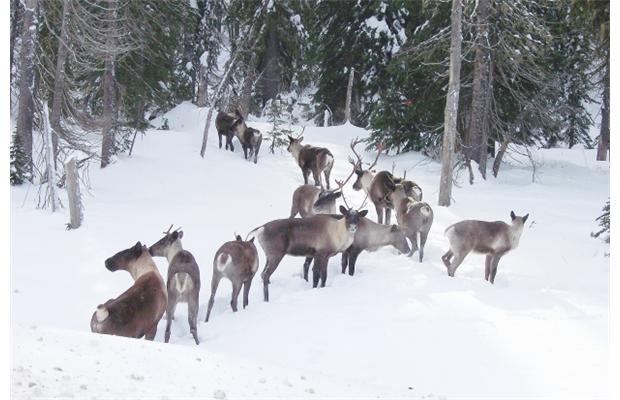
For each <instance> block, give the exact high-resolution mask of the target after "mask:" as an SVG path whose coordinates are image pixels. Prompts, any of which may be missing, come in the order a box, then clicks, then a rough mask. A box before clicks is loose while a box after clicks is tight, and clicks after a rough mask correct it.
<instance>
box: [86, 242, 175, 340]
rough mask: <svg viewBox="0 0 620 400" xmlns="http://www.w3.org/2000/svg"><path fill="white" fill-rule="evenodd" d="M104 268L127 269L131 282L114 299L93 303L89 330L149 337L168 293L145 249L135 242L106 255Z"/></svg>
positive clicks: (162, 312)
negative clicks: (95, 306)
mask: <svg viewBox="0 0 620 400" xmlns="http://www.w3.org/2000/svg"><path fill="white" fill-rule="evenodd" d="M105 267H106V268H107V269H108V270H109V271H112V272H113V271H117V270H119V269H121V270H124V271H127V272H129V273H130V274H131V277H132V278H133V279H134V284H133V285H132V286H131V287H130V288H129V289H127V290H126V291H125V292H123V293H122V294H121V295H120V296H118V297H117V298H115V299H110V300H108V301H106V302H105V303H104V304H100V305H99V306H97V310H96V311H95V312H94V313H93V316H92V317H91V319H90V329H91V331H92V332H95V333H103V334H108V335H117V336H126V337H131V338H141V337H143V336H144V337H145V338H146V339H147V340H153V339H154V338H155V335H156V334H157V324H158V323H159V320H160V319H161V317H162V315H163V314H164V311H165V309H166V304H167V301H168V296H167V293H166V286H165V285H164V280H163V278H162V277H161V275H160V274H159V271H158V270H157V266H156V265H155V261H153V258H152V257H151V254H150V253H149V250H148V248H147V247H146V246H143V245H142V243H140V242H137V243H136V244H135V246H133V247H130V248H128V249H126V250H122V251H119V252H118V253H116V254H115V255H113V256H112V257H110V258H108V259H107V260H106V261H105Z"/></svg>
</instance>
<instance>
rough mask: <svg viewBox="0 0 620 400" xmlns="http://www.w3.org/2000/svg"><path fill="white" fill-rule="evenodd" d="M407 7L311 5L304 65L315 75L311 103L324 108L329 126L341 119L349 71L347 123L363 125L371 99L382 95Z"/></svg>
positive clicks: (326, 1)
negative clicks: (329, 114) (328, 112)
mask: <svg viewBox="0 0 620 400" xmlns="http://www.w3.org/2000/svg"><path fill="white" fill-rule="evenodd" d="M407 3H408V2H406V1H403V2H400V1H397V2H382V1H370V2H349V1H338V2H335V1H329V0H324V1H318V2H317V4H316V5H315V6H314V7H313V10H312V21H313V23H312V25H311V29H310V42H311V48H310V50H309V61H308V63H309V64H311V65H314V71H313V72H314V73H315V76H316V77H317V82H316V84H317V91H316V93H315V95H314V102H315V105H316V106H317V108H318V109H319V110H321V111H322V110H324V109H326V108H329V109H330V110H331V111H332V112H333V115H332V118H333V119H334V121H335V123H342V122H344V119H345V115H344V114H345V113H344V109H345V103H346V94H347V83H348V79H349V71H350V70H351V68H353V69H354V70H355V77H354V78H355V79H354V82H355V83H354V85H353V99H352V122H353V123H354V124H357V125H360V126H367V122H368V118H369V115H370V114H371V113H372V111H373V108H374V104H375V102H376V98H377V97H378V96H380V95H381V94H382V93H383V92H384V91H383V88H384V79H385V75H386V71H385V69H386V66H387V64H388V62H389V61H390V59H391V57H392V53H393V51H394V50H395V49H396V48H398V46H399V45H400V44H401V42H402V38H401V35H400V34H399V33H400V28H401V20H402V16H401V15H400V14H401V13H402V12H403V7H405V6H407ZM414 3H415V4H418V2H414ZM407 7H408V6H407ZM412 7H414V6H412ZM321 115H322V113H321ZM319 118H320V117H319ZM317 122H318V123H320V121H318V120H317Z"/></svg>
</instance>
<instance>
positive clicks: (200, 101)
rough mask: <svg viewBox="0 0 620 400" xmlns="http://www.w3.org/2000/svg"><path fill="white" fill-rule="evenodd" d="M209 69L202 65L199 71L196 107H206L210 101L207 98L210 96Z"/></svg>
mask: <svg viewBox="0 0 620 400" xmlns="http://www.w3.org/2000/svg"><path fill="white" fill-rule="evenodd" d="M208 75H209V74H208V71H207V67H206V66H204V65H202V64H201V65H200V69H199V70H198V77H197V80H198V87H197V88H196V105H197V106H198V107H206V106H207V103H208V101H209V99H208V98H207V96H208V95H209V92H208V88H209V76H208Z"/></svg>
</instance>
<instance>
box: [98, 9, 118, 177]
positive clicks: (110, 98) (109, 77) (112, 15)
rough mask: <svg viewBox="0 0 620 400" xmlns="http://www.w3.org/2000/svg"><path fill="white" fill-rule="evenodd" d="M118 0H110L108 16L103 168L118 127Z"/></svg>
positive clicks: (111, 152)
mask: <svg viewBox="0 0 620 400" xmlns="http://www.w3.org/2000/svg"><path fill="white" fill-rule="evenodd" d="M116 6H117V5H116V0H110V3H109V4H108V7H109V11H108V14H109V16H108V18H109V23H110V25H111V27H110V29H108V30H107V34H108V37H107V38H106V47H107V52H108V54H107V55H106V56H105V63H104V72H103V82H102V84H103V130H102V136H103V137H102V140H101V168H105V167H107V166H108V165H109V164H110V161H111V158H112V154H113V153H114V142H115V127H116V104H115V103H116V90H115V81H114V59H115V57H114V56H115V54H114V48H115V39H114V29H113V27H114V25H115V20H116Z"/></svg>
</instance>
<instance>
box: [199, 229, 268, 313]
mask: <svg viewBox="0 0 620 400" xmlns="http://www.w3.org/2000/svg"><path fill="white" fill-rule="evenodd" d="M235 239H236V240H234V241H231V242H226V243H224V244H223V245H222V246H221V247H220V248H219V249H218V250H217V252H216V253H215V257H213V276H212V277H211V297H210V298H209V306H208V308H207V317H206V318H205V322H207V321H209V315H211V308H213V303H214V302H215V292H216V291H217V287H218V285H219V283H220V280H221V279H222V278H223V277H226V278H228V279H230V281H231V282H232V287H233V291H232V299H231V301H230V306H231V307H232V310H233V312H237V298H238V297H239V292H241V286H243V308H245V307H246V306H247V305H248V294H249V293H250V285H252V279H253V278H254V274H256V271H257V270H258V251H256V246H255V245H254V243H253V242H254V238H252V239H250V240H248V241H243V239H241V236H239V235H235Z"/></svg>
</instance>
